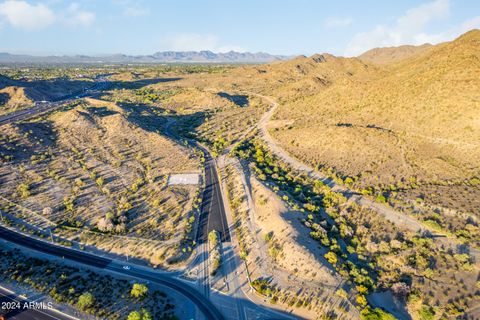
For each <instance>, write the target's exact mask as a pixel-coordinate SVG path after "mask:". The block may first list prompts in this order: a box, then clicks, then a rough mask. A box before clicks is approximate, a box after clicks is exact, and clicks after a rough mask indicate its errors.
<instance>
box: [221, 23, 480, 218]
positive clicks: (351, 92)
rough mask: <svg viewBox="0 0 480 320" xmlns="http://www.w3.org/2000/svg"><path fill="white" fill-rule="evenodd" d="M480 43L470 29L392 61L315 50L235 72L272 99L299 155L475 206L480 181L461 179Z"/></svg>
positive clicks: (473, 131)
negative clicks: (313, 53) (308, 54)
mask: <svg viewBox="0 0 480 320" xmlns="http://www.w3.org/2000/svg"><path fill="white" fill-rule="evenodd" d="M479 48H480V30H472V31H470V32H468V33H466V34H464V35H462V36H460V37H458V38H457V39H455V40H454V41H450V42H446V43H441V44H438V45H435V46H431V47H429V49H424V50H423V51H421V52H417V53H416V54H413V55H411V56H410V57H408V58H407V57H405V58H404V59H402V60H397V61H393V62H390V63H384V64H374V63H368V62H365V61H364V60H361V59H359V58H341V57H334V56H329V55H321V56H318V55H317V56H312V57H299V58H297V59H292V60H289V61H284V62H280V63H274V64H270V65H265V66H264V65H262V66H246V67H243V68H244V69H245V70H243V71H242V73H243V74H244V75H245V74H247V73H248V70H250V71H249V72H250V74H251V75H253V74H255V73H257V74H258V75H256V76H255V77H254V76H250V77H248V78H246V80H245V83H247V81H248V82H249V83H251V87H252V88H254V87H258V86H259V85H260V84H263V85H264V87H265V86H268V87H267V89H265V90H264V91H263V92H262V93H263V94H265V95H270V96H274V97H276V98H277V99H278V101H279V106H278V109H277V111H276V113H275V115H274V120H273V121H271V122H270V127H271V129H272V131H271V132H272V135H273V136H274V137H275V139H276V140H277V141H279V143H280V145H281V146H282V147H283V148H284V149H286V150H287V151H288V152H289V153H290V154H292V155H294V156H296V157H297V158H298V159H300V160H302V161H304V162H307V163H309V164H311V165H313V166H314V167H320V168H324V170H325V171H326V172H328V170H329V169H330V170H331V171H334V172H337V173H338V174H339V175H340V176H343V177H345V176H350V177H353V179H354V180H355V183H356V186H357V187H358V188H359V189H368V188H370V187H371V188H377V189H381V188H385V186H387V188H388V186H395V185H400V186H401V185H402V184H404V183H405V181H409V179H410V180H414V179H416V181H421V182H419V183H417V185H418V188H416V189H415V191H412V190H410V191H408V192H407V191H405V190H403V191H402V192H403V193H404V194H407V193H408V195H409V196H411V197H412V199H413V201H415V199H416V197H418V196H421V195H430V194H435V193H438V194H440V195H441V196H438V199H436V200H435V199H433V200H431V201H432V203H434V204H435V205H441V206H444V207H448V208H451V209H455V210H458V211H460V212H478V210H479V209H480V201H471V198H474V197H475V196H474V195H477V196H479V197H480V191H479V190H480V189H479V188H478V186H473V184H469V182H468V181H470V180H471V179H475V177H479V176H480V169H479V166H478V163H479V162H480V144H479V139H478V137H480V122H479V119H480V95H479V92H480V77H478V75H479V74H480V50H479ZM237 78H239V77H237ZM223 81H225V80H223ZM238 82H239V80H236V83H238ZM465 181H466V182H465ZM473 181H476V180H473ZM446 183H450V184H452V186H450V185H449V188H446V187H445V186H444V184H446ZM454 183H457V184H456V185H455V184H454ZM392 188H394V187H392ZM392 190H393V189H392ZM463 190H467V191H468V192H467V193H462V192H463ZM468 194H470V196H468ZM422 197H423V196H422ZM425 198H427V196H425ZM437 200H438V201H439V202H435V201H437ZM440 201H443V202H440Z"/></svg>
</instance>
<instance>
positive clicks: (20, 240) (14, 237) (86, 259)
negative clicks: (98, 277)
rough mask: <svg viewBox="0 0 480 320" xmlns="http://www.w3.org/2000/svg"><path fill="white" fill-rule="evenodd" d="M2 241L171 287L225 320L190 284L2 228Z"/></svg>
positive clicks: (210, 315) (209, 315) (211, 315)
mask: <svg viewBox="0 0 480 320" xmlns="http://www.w3.org/2000/svg"><path fill="white" fill-rule="evenodd" d="M0 238H2V239H5V240H7V241H9V242H12V243H15V244H18V245H21V246H24V247H27V248H30V249H33V250H37V251H41V252H43V253H48V254H51V255H54V256H57V257H63V258H65V259H69V260H72V261H75V262H80V263H83V264H85V265H88V266H92V267H97V268H103V269H105V270H111V271H115V272H120V273H123V274H125V275H129V276H133V277H137V278H139V279H143V280H146V281H150V282H154V283H157V284H159V285H163V286H166V287H169V288H170V289H172V290H174V291H177V292H178V293H180V294H182V295H184V296H185V297H186V298H188V299H189V300H191V301H192V302H193V303H194V304H195V305H196V306H197V307H198V309H199V310H200V312H202V313H203V314H204V315H205V317H206V318H207V319H214V320H215V319H217V320H220V319H223V318H224V317H223V315H222V314H221V313H220V312H219V311H218V310H217V308H216V307H215V306H214V305H213V304H212V303H211V302H210V301H208V300H207V299H205V298H204V297H203V296H202V295H201V294H200V293H199V292H197V291H196V290H192V287H190V286H189V285H188V284H186V283H184V282H182V281H180V280H178V279H175V278H173V277H172V276H170V275H168V274H166V273H165V274H161V273H158V272H154V271H148V270H146V269H144V268H138V267H130V269H129V270H125V269H123V267H122V265H118V264H117V263H115V262H114V261H113V260H111V259H107V258H103V257H98V256H95V255H93V254H89V253H85V252H81V251H78V250H74V249H70V248H66V247H61V246H57V245H53V244H51V243H48V242H44V241H41V240H37V239H34V238H31V237H28V236H26V235H23V234H20V233H17V232H14V231H12V230H9V229H7V228H5V227H3V226H0Z"/></svg>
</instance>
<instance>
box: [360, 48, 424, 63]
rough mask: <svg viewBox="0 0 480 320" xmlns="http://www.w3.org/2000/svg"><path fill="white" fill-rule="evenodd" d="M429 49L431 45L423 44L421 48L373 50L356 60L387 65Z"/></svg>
mask: <svg viewBox="0 0 480 320" xmlns="http://www.w3.org/2000/svg"><path fill="white" fill-rule="evenodd" d="M431 47H432V45H431V44H429V43H425V44H422V45H421V46H411V45H404V46H399V47H385V48H374V49H370V50H368V51H366V52H364V53H362V54H361V55H359V56H358V58H359V59H360V60H363V61H365V62H371V63H376V64H387V63H390V62H396V61H400V60H403V59H406V58H409V57H411V56H413V55H416V54H418V53H420V52H423V51H425V50H427V49H429V48H431Z"/></svg>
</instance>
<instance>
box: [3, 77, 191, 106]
mask: <svg viewBox="0 0 480 320" xmlns="http://www.w3.org/2000/svg"><path fill="white" fill-rule="evenodd" d="M181 79H182V78H178V77H177V78H153V79H141V80H135V81H105V82H103V81H99V82H93V81H87V80H70V79H67V78H56V79H52V80H32V81H28V80H13V79H10V78H8V77H4V76H2V77H0V88H3V87H7V86H17V87H24V88H25V95H26V96H27V97H28V98H30V99H31V100H34V101H42V100H45V101H60V100H64V99H69V98H74V97H75V96H77V95H80V94H82V93H84V92H85V90H88V89H92V90H110V89H140V88H143V87H145V86H148V85H151V84H156V83H161V82H170V81H178V80H181Z"/></svg>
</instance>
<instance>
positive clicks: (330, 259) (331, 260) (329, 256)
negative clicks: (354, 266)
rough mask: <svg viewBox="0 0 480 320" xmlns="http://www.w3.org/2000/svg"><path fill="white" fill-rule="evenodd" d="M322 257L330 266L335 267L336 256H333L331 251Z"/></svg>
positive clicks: (333, 253)
mask: <svg viewBox="0 0 480 320" xmlns="http://www.w3.org/2000/svg"><path fill="white" fill-rule="evenodd" d="M324 257H325V259H327V261H328V262H329V263H330V264H332V265H335V264H336V263H337V261H338V258H337V255H336V254H335V252H332V251H329V252H327V253H325V255H324Z"/></svg>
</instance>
